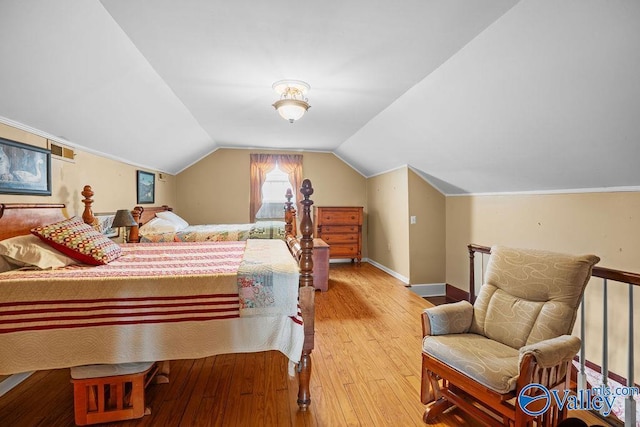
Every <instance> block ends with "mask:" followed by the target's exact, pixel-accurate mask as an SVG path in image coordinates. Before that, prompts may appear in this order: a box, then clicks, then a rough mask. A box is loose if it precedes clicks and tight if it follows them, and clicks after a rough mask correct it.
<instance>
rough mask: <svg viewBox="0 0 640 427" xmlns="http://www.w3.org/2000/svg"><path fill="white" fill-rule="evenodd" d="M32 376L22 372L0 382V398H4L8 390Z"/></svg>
mask: <svg viewBox="0 0 640 427" xmlns="http://www.w3.org/2000/svg"><path fill="white" fill-rule="evenodd" d="M31 374H33V371H32V372H22V373H19V374H13V375H9V376H8V377H7V378H5V379H4V380H2V381H0V397H1V396H4V395H5V394H6V393H7V392H8V391H9V390H11V389H12V388H14V387H15V386H17V385H18V384H20V383H21V382H22V381H24V380H26V379H27V378H29V377H30V376H31Z"/></svg>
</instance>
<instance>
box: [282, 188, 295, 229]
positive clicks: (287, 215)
mask: <svg viewBox="0 0 640 427" xmlns="http://www.w3.org/2000/svg"><path fill="white" fill-rule="evenodd" d="M284 197H285V198H286V199H287V201H286V202H285V203H284V222H285V225H284V231H285V235H287V236H294V234H293V225H292V223H293V215H292V214H291V207H292V206H293V202H291V199H292V198H293V192H292V191H291V189H290V188H287V192H286V193H285V195H284Z"/></svg>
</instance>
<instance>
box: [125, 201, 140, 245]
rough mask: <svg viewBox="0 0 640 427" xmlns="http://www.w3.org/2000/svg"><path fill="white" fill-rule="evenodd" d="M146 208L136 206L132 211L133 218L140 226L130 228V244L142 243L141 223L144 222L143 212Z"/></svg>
mask: <svg viewBox="0 0 640 427" xmlns="http://www.w3.org/2000/svg"><path fill="white" fill-rule="evenodd" d="M143 211H144V208H143V207H142V206H136V207H135V208H133V210H132V211H131V216H132V217H133V220H134V221H135V222H136V224H138V225H134V226H133V227H129V240H127V242H128V243H138V242H139V241H140V234H139V233H140V222H141V221H142V212H143Z"/></svg>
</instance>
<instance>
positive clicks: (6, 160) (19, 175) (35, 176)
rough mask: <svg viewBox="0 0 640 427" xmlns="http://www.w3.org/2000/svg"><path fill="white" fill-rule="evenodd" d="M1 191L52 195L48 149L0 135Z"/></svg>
mask: <svg viewBox="0 0 640 427" xmlns="http://www.w3.org/2000/svg"><path fill="white" fill-rule="evenodd" d="M0 193H3V194H36V195H39V196H50V195H51V152H50V151H49V150H46V149H44V148H40V147H34V146H32V145H26V144H22V143H20V142H16V141H11V140H8V139H4V138H0Z"/></svg>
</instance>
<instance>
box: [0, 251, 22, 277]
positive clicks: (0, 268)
mask: <svg viewBox="0 0 640 427" xmlns="http://www.w3.org/2000/svg"><path fill="white" fill-rule="evenodd" d="M16 268H18V266H17V265H15V264H12V263H10V262H9V261H7V260H6V258H5V257H3V256H2V255H0V273H4V272H5V271H11V270H15V269H16Z"/></svg>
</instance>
